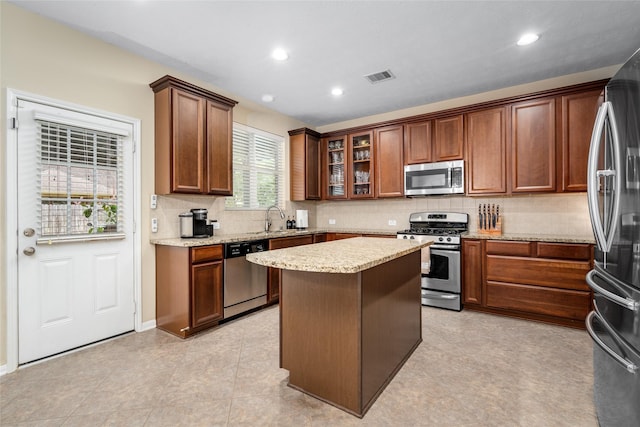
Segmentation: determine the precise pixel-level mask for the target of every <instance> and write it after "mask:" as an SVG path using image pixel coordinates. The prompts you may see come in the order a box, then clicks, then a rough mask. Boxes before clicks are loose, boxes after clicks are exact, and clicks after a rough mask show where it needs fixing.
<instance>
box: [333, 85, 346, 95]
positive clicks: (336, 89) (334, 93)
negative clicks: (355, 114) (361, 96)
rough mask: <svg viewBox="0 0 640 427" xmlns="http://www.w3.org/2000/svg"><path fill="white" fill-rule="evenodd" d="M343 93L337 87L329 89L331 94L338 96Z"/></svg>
mask: <svg viewBox="0 0 640 427" xmlns="http://www.w3.org/2000/svg"><path fill="white" fill-rule="evenodd" d="M343 93H344V91H343V90H342V89H341V88H339V87H334V88H333V89H331V95H333V96H340V95H342V94H343Z"/></svg>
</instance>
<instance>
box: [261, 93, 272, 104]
mask: <svg viewBox="0 0 640 427" xmlns="http://www.w3.org/2000/svg"><path fill="white" fill-rule="evenodd" d="M274 99H275V98H274V96H273V95H270V94H268V93H265V94H264V95H262V102H273V100H274Z"/></svg>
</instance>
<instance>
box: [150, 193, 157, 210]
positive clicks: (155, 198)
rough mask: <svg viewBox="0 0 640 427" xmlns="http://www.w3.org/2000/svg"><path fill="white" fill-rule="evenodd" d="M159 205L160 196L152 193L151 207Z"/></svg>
mask: <svg viewBox="0 0 640 427" xmlns="http://www.w3.org/2000/svg"><path fill="white" fill-rule="evenodd" d="M157 207H158V196H157V195H156V194H152V195H151V209H155V208H157Z"/></svg>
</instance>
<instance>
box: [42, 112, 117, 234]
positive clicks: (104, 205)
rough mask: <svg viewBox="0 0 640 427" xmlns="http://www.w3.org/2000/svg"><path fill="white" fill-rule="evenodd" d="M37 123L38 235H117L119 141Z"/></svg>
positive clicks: (93, 132) (78, 129)
mask: <svg viewBox="0 0 640 427" xmlns="http://www.w3.org/2000/svg"><path fill="white" fill-rule="evenodd" d="M36 121H37V123H38V141H39V147H38V152H39V153H40V156H39V164H38V170H39V171H40V192H39V199H40V200H39V203H38V206H39V208H40V212H39V218H40V224H39V227H40V235H41V236H43V237H65V236H74V235H81V234H97V233H117V232H121V231H122V230H121V225H120V223H119V221H118V218H119V217H120V216H121V215H122V212H121V209H120V208H121V205H122V204H121V196H120V195H121V194H122V188H121V186H122V183H123V178H122V175H123V167H122V165H123V136H122V135H120V134H116V133H109V132H105V131H102V130H96V129H85V128H82V127H77V126H73V125H68V124H63V123H56V122H52V121H46V120H42V119H38V118H36Z"/></svg>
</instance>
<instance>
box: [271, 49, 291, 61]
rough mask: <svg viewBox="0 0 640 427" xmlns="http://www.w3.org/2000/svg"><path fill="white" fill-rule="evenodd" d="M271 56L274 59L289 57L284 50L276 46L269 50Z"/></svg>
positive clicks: (283, 59) (279, 59)
mask: <svg viewBox="0 0 640 427" xmlns="http://www.w3.org/2000/svg"><path fill="white" fill-rule="evenodd" d="M271 57H272V58H273V59H275V60H276V61H286V60H287V59H289V54H288V53H287V51H286V50H284V49H282V48H278V49H275V50H274V51H273V52H271Z"/></svg>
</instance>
